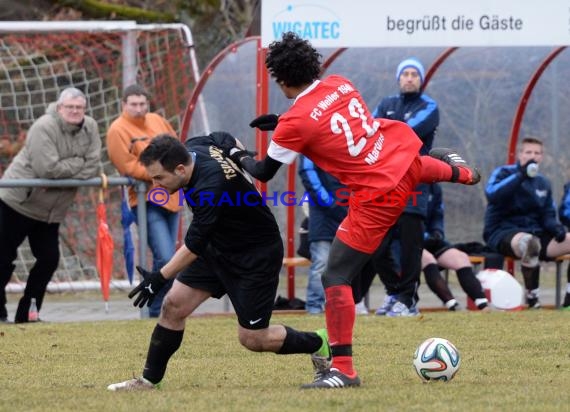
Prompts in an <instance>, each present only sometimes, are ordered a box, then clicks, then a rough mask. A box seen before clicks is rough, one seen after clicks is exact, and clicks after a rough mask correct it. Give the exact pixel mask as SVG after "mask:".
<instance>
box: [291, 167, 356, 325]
mask: <svg viewBox="0 0 570 412" xmlns="http://www.w3.org/2000/svg"><path fill="white" fill-rule="evenodd" d="M299 176H300V177H301V181H302V183H303V186H304V188H305V190H306V191H307V194H308V195H309V197H310V199H309V250H310V252H311V267H310V269H309V279H308V283H307V300H306V304H305V309H306V310H307V312H308V313H309V314H312V315H316V314H320V313H323V311H324V307H325V290H324V288H323V284H322V282H321V276H322V275H323V273H324V271H325V267H326V265H327V260H328V258H329V251H330V248H331V244H332V241H333V239H334V236H335V233H336V230H337V229H338V226H339V225H340V223H341V222H342V220H343V219H344V218H345V217H346V214H347V212H348V207H347V206H342V205H341V204H340V203H341V202H340V199H339V197H338V195H339V194H340V191H341V190H344V191H345V192H346V193H347V194H348V193H349V192H348V190H347V189H346V188H345V186H343V185H342V184H341V183H340V182H339V181H338V179H336V178H334V177H332V176H331V175H330V174H328V173H326V172H324V171H323V170H322V169H320V168H318V167H317V166H315V164H314V163H313V162H312V161H311V160H310V159H309V158H307V157H305V156H299ZM345 202H346V200H345Z"/></svg>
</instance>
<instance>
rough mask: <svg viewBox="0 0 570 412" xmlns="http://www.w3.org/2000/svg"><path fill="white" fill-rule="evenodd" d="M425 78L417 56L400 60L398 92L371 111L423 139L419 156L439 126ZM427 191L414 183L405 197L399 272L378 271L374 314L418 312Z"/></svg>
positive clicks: (397, 236)
mask: <svg viewBox="0 0 570 412" xmlns="http://www.w3.org/2000/svg"><path fill="white" fill-rule="evenodd" d="M424 79H425V70H424V66H423V65H422V63H421V62H420V61H419V60H418V59H416V58H414V57H409V58H406V59H404V60H402V61H401V62H400V64H398V67H397V69H396V81H397V83H398V86H399V89H400V92H399V94H397V95H393V96H388V97H385V98H383V99H382V100H381V101H380V104H379V105H378V106H377V107H376V109H375V110H374V111H373V112H372V116H374V117H376V118H379V117H380V118H386V119H391V120H399V121H401V122H405V123H407V124H408V126H410V127H411V128H412V129H413V130H414V132H415V133H416V134H417V135H418V137H419V138H420V140H421V141H422V142H423V145H422V147H421V149H420V154H422V155H425V154H427V153H429V151H430V150H431V148H432V144H433V139H434V137H435V134H436V130H437V127H438V125H439V109H438V106H437V103H436V102H435V100H433V99H432V98H431V97H429V96H428V95H426V94H424V93H423V90H422V86H423V83H424ZM427 191H428V186H427V185H426V184H419V185H418V186H416V188H415V192H421V193H420V194H418V195H416V196H415V197H411V198H410V199H409V200H408V204H407V205H406V208H405V209H404V212H403V213H402V214H401V215H400V217H399V218H398V221H397V223H396V226H395V228H394V229H393V230H394V236H393V237H392V250H393V252H394V255H395V256H394V258H395V262H396V264H397V266H398V268H396V269H399V271H398V270H395V271H384V272H383V273H382V274H381V280H382V282H383V283H384V286H385V287H386V299H385V300H384V304H383V305H382V306H381V307H380V308H379V309H378V310H377V312H376V314H377V315H386V316H389V317H399V316H415V315H417V314H418V313H419V312H418V310H417V306H416V305H417V301H418V294H417V289H418V287H419V284H420V283H419V282H420V274H421V259H422V249H423V240H424V219H425V217H426V213H427V198H428V197H427ZM398 263H399V265H398ZM394 275H397V276H394Z"/></svg>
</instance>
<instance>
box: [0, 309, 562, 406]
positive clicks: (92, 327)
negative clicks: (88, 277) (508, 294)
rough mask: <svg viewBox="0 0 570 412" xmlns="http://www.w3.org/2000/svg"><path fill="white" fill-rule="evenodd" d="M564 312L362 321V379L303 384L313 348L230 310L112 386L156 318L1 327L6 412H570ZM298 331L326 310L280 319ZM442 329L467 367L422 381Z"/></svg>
mask: <svg viewBox="0 0 570 412" xmlns="http://www.w3.org/2000/svg"><path fill="white" fill-rule="evenodd" d="M569 321H570V312H568V311H553V310H542V311H522V312H510V313H504V312H493V313H490V314H482V313H472V312H461V313H448V312H434V313H425V314H423V315H422V316H421V317H417V318H407V319H384V318H379V317H376V316H368V317H359V318H358V319H357V324H356V329H355V342H354V353H355V363H356V367H357V369H358V371H359V373H360V376H361V378H362V381H363V385H362V387H360V388H354V389H342V390H317V391H315V390H312V391H302V390H299V389H298V386H299V385H300V384H302V383H306V382H308V381H310V380H311V379H312V370H311V366H310V361H309V357H308V355H287V356H276V355H274V354H269V353H252V352H249V351H247V350H245V349H244V348H242V347H241V346H240V345H239V343H238V342H237V338H236V322H235V319H234V318H233V317H232V316H217V317H196V318H192V319H190V320H189V321H188V324H187V330H186V334H185V336H184V342H183V344H182V347H181V348H180V350H179V351H178V352H177V353H176V355H175V356H174V357H173V358H172V360H171V362H170V365H169V369H168V370H167V374H166V377H165V379H164V381H163V388H162V390H160V391H154V392H150V393H149V392H143V393H141V392H137V393H112V392H108V391H107V390H106V386H107V385H108V384H109V383H113V382H118V381H121V380H125V379H127V378H130V377H131V376H132V375H133V374H135V375H137V376H138V375H140V373H141V370H142V366H143V364H144V360H145V356H146V350H147V344H148V338H149V336H150V333H151V332H152V329H153V327H154V322H153V321H152V320H136V321H115V322H112V321H109V322H98V323H86V322H83V323H57V324H55V323H51V324H50V323H40V324H29V325H25V326H21V325H14V324H9V325H0V365H2V370H1V373H0V376H1V379H2V382H1V383H0V394H1V396H0V410H2V411H44V410H47V409H51V410H57V411H71V410H73V411H84V410H85V411H86V410H93V411H95V410H96V411H279V412H286V411H297V412H298V411H317V410H321V411H325V410H326V411H484V410H488V411H515V410H516V411H567V410H570V395H569V390H568V388H569V384H570V344H569V339H568V330H569V327H568V323H569ZM273 322H274V323H286V324H288V325H290V326H292V327H295V328H298V329H306V330H307V329H308V330H312V329H316V328H319V327H322V326H323V322H324V319H323V318H322V317H310V316H303V315H276V316H274V318H273ZM433 336H438V337H445V338H447V339H449V340H451V341H452V342H453V343H454V344H455V345H456V346H457V348H458V349H459V351H460V353H461V357H462V365H461V369H460V371H459V373H458V374H457V376H456V377H455V379H454V380H453V381H451V382H449V383H441V382H434V383H427V384H425V383H422V382H421V381H420V379H419V378H418V377H417V376H416V374H415V372H414V370H413V368H412V356H413V353H414V350H415V348H416V346H417V345H418V344H419V343H421V342H422V341H423V340H424V339H426V338H428V337H433Z"/></svg>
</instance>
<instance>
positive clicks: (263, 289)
mask: <svg viewBox="0 0 570 412" xmlns="http://www.w3.org/2000/svg"><path fill="white" fill-rule="evenodd" d="M282 264H283V244H282V243H281V239H279V241H278V242H275V244H272V245H264V246H263V247H258V248H255V249H249V250H248V251H247V253H236V254H227V253H221V252H219V251H218V250H216V249H215V248H213V247H211V246H208V248H207V249H206V252H205V253H204V254H202V255H201V256H200V257H198V259H196V261H195V262H194V263H193V264H191V265H190V266H189V267H187V268H186V269H185V270H184V271H182V272H180V273H179V274H178V276H177V277H176V279H177V280H178V281H179V282H182V283H184V284H185V285H187V286H190V287H192V288H195V289H200V290H206V291H208V292H210V293H211V294H212V297H215V298H218V299H219V298H221V297H222V296H224V295H225V294H226V293H227V294H228V297H229V298H230V301H231V302H232V305H233V307H234V309H235V311H236V314H237V317H238V322H239V324H240V325H241V326H242V327H244V328H246V329H264V328H267V327H268V326H269V321H270V319H271V312H272V310H273V304H274V302H275V296H276V294H277V286H278V284H279V272H280V271H281V266H282Z"/></svg>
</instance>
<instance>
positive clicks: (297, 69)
mask: <svg viewBox="0 0 570 412" xmlns="http://www.w3.org/2000/svg"><path fill="white" fill-rule="evenodd" d="M321 57H322V56H321V54H320V53H318V52H317V50H316V49H314V48H313V46H311V43H309V41H307V40H303V39H302V38H300V37H299V36H298V35H297V34H295V33H293V32H286V33H283V36H282V39H281V40H280V41H274V42H273V43H271V44H270V45H269V50H268V52H267V57H266V58H265V67H267V70H269V73H270V74H271V76H273V77H274V78H275V80H276V81H277V82H283V83H284V84H285V86H289V87H298V86H303V85H306V84H310V83H312V82H313V81H315V80H317V79H318V78H319V76H320V74H321Z"/></svg>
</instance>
